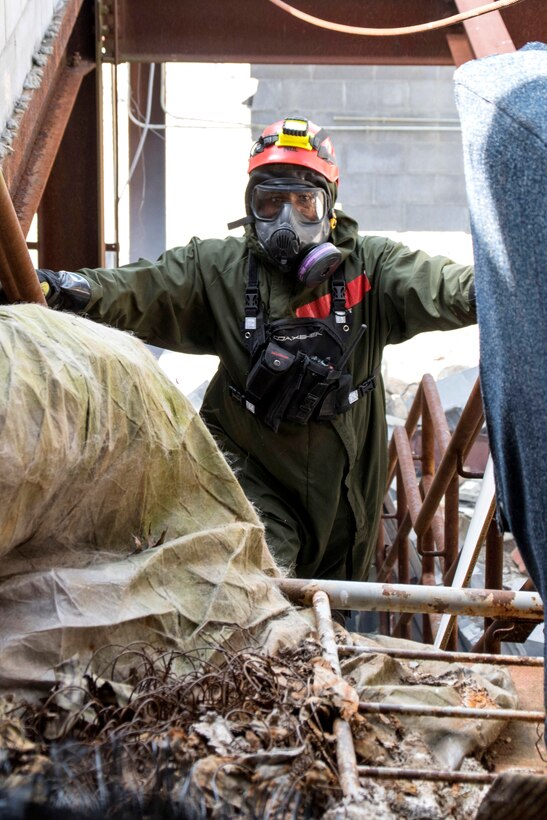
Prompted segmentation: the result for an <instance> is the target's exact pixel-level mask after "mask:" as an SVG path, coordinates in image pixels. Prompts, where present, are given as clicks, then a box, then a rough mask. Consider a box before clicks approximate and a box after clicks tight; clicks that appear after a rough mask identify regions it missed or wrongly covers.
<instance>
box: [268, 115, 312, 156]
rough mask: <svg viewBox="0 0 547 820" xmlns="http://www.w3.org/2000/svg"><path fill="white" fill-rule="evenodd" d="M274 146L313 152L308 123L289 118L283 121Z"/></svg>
mask: <svg viewBox="0 0 547 820" xmlns="http://www.w3.org/2000/svg"><path fill="white" fill-rule="evenodd" d="M275 144H276V145H280V146H281V147H283V148H303V149H304V150H305V151H313V144H312V137H311V135H310V133H309V131H308V121H307V120H301V119H290V118H288V119H286V120H283V128H282V129H281V133H280V134H279V136H278V138H277V142H276V143H275Z"/></svg>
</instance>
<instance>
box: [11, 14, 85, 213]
mask: <svg viewBox="0 0 547 820" xmlns="http://www.w3.org/2000/svg"><path fill="white" fill-rule="evenodd" d="M83 2H84V0H67V4H66V6H65V8H64V11H63V17H62V21H61V23H60V26H59V30H58V32H57V33H56V35H55V38H54V39H53V40H52V42H51V45H50V48H51V54H49V55H48V57H47V61H46V62H45V64H44V66H42V67H41V69H42V76H41V82H40V85H39V87H38V88H35V89H33V90H28V91H25V95H24V96H25V98H26V103H25V108H24V110H23V111H22V112H21V113H20V114H18V115H17V114H16V115H14V119H15V120H16V121H17V131H16V133H15V137H14V140H13V143H12V145H11V148H12V151H11V153H10V154H9V155H8V156H6V157H5V158H4V159H3V161H2V170H3V172H4V176H5V178H6V183H7V186H8V189H9V192H10V194H11V196H12V197H14V199H15V198H16V194H17V189H18V186H19V182H20V179H21V176H22V175H23V173H24V171H25V169H26V167H27V163H28V161H29V158H30V155H31V152H32V150H33V146H34V142H35V139H36V136H37V134H38V132H39V131H40V128H41V127H42V126H43V123H44V120H45V118H47V117H48V113H49V103H50V99H51V96H52V94H53V93H54V91H55V87H56V84H57V79H58V75H59V74H60V72H61V71H62V70H63V68H64V66H65V65H66V59H67V58H66V48H67V45H68V42H69V39H70V36H71V34H72V30H73V28H74V25H75V23H76V20H77V18H78V14H79V12H80V9H81V6H82V3H83Z"/></svg>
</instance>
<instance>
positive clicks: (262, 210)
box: [251, 185, 326, 223]
mask: <svg viewBox="0 0 547 820" xmlns="http://www.w3.org/2000/svg"><path fill="white" fill-rule="evenodd" d="M287 205H290V206H291V209H292V213H293V215H294V216H295V217H296V219H298V220H299V221H300V222H303V223H313V222H321V220H322V219H323V217H324V216H325V211H326V194H325V191H323V190H322V189H321V188H306V187H304V186H295V187H292V188H281V187H277V186H276V187H270V186H269V185H256V186H255V188H253V193H252V198H251V209H252V212H253V215H254V216H255V218H256V219H261V220H263V221H265V222H269V221H272V220H274V219H277V218H278V217H279V215H280V214H281V212H282V210H283V209H284V208H285V206H287Z"/></svg>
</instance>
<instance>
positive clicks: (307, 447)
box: [80, 213, 476, 580]
mask: <svg viewBox="0 0 547 820" xmlns="http://www.w3.org/2000/svg"><path fill="white" fill-rule="evenodd" d="M337 215H338V225H337V227H336V229H335V231H334V234H333V236H332V239H333V241H334V242H335V244H336V245H337V246H338V247H339V248H340V249H341V250H342V253H343V256H344V262H343V266H344V267H343V271H344V276H345V281H346V288H347V292H348V294H349V296H351V302H348V301H347V300H346V304H347V305H348V306H351V310H352V314H353V321H352V330H351V333H352V334H355V333H357V332H358V328H359V326H360V325H361V324H365V325H366V326H367V330H366V332H365V334H364V336H363V337H362V338H361V340H360V342H359V344H358V345H357V347H356V349H355V350H354V351H353V353H352V355H351V357H350V359H349V370H350V372H351V374H352V377H353V384H354V385H358V384H360V383H361V382H363V381H364V380H366V379H367V378H368V377H369V376H371V375H372V374H373V373H374V371H375V370H377V369H378V368H379V366H380V363H381V358H382V351H383V349H384V346H385V345H386V344H393V343H397V342H402V341H404V340H406V339H409V338H411V337H412V336H414V335H415V334H417V333H421V332H422V331H430V330H451V329H454V328H459V327H462V326H465V325H469V324H472V323H474V322H475V321H476V319H475V311H474V308H473V307H472V305H470V298H469V297H470V293H469V291H470V287H471V285H472V282H473V269H472V267H467V266H462V265H458V264H455V263H454V262H452V261H451V260H450V259H447V258H446V257H442V256H436V257H429V256H427V255H426V254H425V253H423V252H421V251H417V252H414V251H411V250H409V249H408V248H406V247H405V246H403V245H401V244H398V243H395V242H393V241H391V240H389V239H385V238H382V237H362V236H360V235H359V234H358V231H357V225H356V223H355V222H354V221H353V220H352V219H350V218H349V217H347V216H345V215H344V214H340V213H338V214H337ZM255 249H256V248H255ZM248 256H249V241H248V240H246V239H245V238H232V237H231V238H227V239H223V240H220V239H205V240H200V239H192V240H191V241H190V242H189V244H188V245H186V246H185V247H180V248H174V249H172V250H168V251H166V252H165V253H164V254H163V255H162V256H161V257H160V258H159V259H158V260H157V261H156V262H149V261H146V260H143V259H141V260H139V261H138V262H137V263H134V264H131V265H127V266H124V267H122V268H118V269H112V270H105V269H98V270H91V269H83V270H81V271H80V273H81V274H83V275H84V276H85V277H86V278H87V279H88V281H89V283H90V286H91V291H92V297H91V301H90V303H89V305H88V307H87V308H86V314H87V315H88V316H89V317H90V318H91V319H94V320H96V321H100V322H103V323H107V324H109V325H112V326H114V327H117V328H119V329H122V330H130V331H133V332H134V333H135V334H136V335H137V336H139V337H140V338H141V339H143V340H144V341H146V342H148V343H150V344H153V345H157V346H160V347H164V348H168V349H170V350H175V351H181V352H184V353H197V354H214V355H217V356H218V357H219V358H220V365H219V369H218V371H217V373H216V374H215V376H214V378H213V380H212V381H211V383H210V385H209V387H208V389H207V392H206V395H205V399H204V403H203V407H202V410H201V413H202V416H203V418H204V420H205V422H206V424H207V426H208V427H209V429H210V431H211V432H212V433H213V435H214V437H215V438H216V440H217V442H218V443H219V445H220V447H221V449H222V451H223V452H224V454H225V455H226V457H227V459H228V461H229V463H230V464H231V466H232V468H233V469H234V471H235V473H236V476H237V477H238V479H239V481H240V483H241V485H242V487H243V489H244V491H245V493H246V494H247V497H248V498H249V499H250V500H251V501H252V502H253V503H254V504H255V506H256V507H257V509H258V511H259V513H260V514H261V516H262V519H263V521H264V524H265V526H266V539H267V542H268V545H269V547H270V549H271V550H272V552H273V554H274V556H275V557H276V559H277V560H278V562H279V563H280V564H281V565H282V566H285V567H288V568H292V569H294V571H295V573H296V575H298V576H299V577H302V578H314V577H316V578H339V579H346V578H348V579H353V580H366V579H367V577H368V574H369V571H370V567H371V563H372V560H373V557H374V551H375V541H376V536H377V530H378V523H379V516H380V511H381V505H382V500H383V496H384V492H385V481H386V463H387V446H386V445H387V441H386V439H387V427H386V420H385V395H384V389H383V385H382V381H381V377H380V378H379V379H378V385H377V387H376V388H375V389H374V390H373V391H372V392H370V393H367V394H366V395H365V396H364V397H362V398H361V399H360V400H359V401H357V402H356V403H355V404H353V405H352V406H351V408H350V409H349V410H348V411H347V412H345V413H342V414H340V415H339V416H337V417H336V418H335V419H334V420H333V421H326V422H318V421H310V422H309V423H308V424H306V425H300V424H296V423H293V422H287V421H284V422H282V423H281V426H280V428H279V430H278V431H277V432H274V431H273V430H271V429H269V428H268V427H266V426H265V424H264V423H263V422H262V421H260V420H259V419H257V418H256V417H255V416H253V415H252V414H251V413H249V412H248V411H247V410H246V409H245V408H244V407H243V406H242V405H241V404H239V403H238V402H237V401H235V400H234V399H233V398H232V397H231V396H230V395H229V391H228V387H229V385H230V384H233V385H235V386H236V387H238V388H239V389H240V390H243V389H244V387H245V381H246V376H247V372H248V369H249V353H248V351H247V349H246V347H245V344H244V341H243V339H242V332H241V326H242V321H243V317H244V297H245V287H246V282H247V276H248ZM258 268H259V287H260V296H261V300H262V303H263V306H264V313H265V317H266V319H267V320H268V321H274V320H276V319H281V318H294V317H298V315H302V311H304V315H310V311H311V312H312V313H313V312H314V311H315V310H316V308H317V306H322V307H323V309H324V308H325V304H326V303H327V304H328V303H329V300H330V283H329V282H325V283H323V284H321V285H319V286H318V287H316V288H314V289H313V290H309V289H306V288H304V287H303V286H302V285H301V284H300V283H299V282H298V281H296V277H294V276H291V275H287V274H281V273H280V272H279V271H277V270H276V269H275V268H273V267H270V266H269V265H268V262H267V260H266V259H265V257H264V255H262V256H260V257H259V259H258ZM321 297H323V299H321ZM306 311H307V314H306ZM315 315H317V314H315Z"/></svg>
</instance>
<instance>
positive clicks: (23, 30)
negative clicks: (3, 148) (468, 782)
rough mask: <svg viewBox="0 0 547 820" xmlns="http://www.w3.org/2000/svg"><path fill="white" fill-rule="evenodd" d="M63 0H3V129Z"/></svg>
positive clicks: (0, 121) (0, 43)
mask: <svg viewBox="0 0 547 820" xmlns="http://www.w3.org/2000/svg"><path fill="white" fill-rule="evenodd" d="M63 5H64V0H0V132H1V131H2V130H3V128H4V126H5V125H6V122H7V121H8V120H9V118H10V117H11V114H12V111H13V108H14V105H15V103H16V102H17V100H18V99H19V97H20V96H21V94H22V93H23V91H24V86H25V80H26V78H27V75H28V74H29V72H30V71H31V69H32V68H33V66H34V65H35V64H34V62H33V55H34V53H35V52H36V51H37V50H38V49H39V47H40V43H41V41H42V39H43V37H44V35H45V33H46V31H47V29H48V26H49V25H50V23H51V20H52V18H53V15H54V13H55V11H56V10H57V9H59V8H62V6H63Z"/></svg>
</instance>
